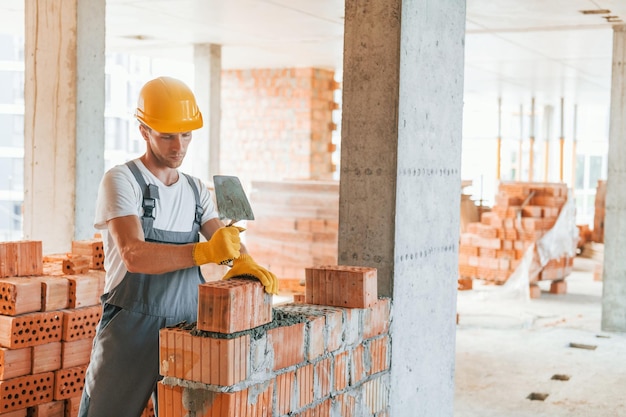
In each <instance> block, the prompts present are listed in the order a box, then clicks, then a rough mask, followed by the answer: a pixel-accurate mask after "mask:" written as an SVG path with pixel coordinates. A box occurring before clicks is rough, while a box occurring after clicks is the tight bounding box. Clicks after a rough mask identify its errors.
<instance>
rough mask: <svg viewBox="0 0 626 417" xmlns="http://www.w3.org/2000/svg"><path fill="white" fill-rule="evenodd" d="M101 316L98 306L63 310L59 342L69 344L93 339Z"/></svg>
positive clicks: (100, 309)
mask: <svg viewBox="0 0 626 417" xmlns="http://www.w3.org/2000/svg"><path fill="white" fill-rule="evenodd" d="M101 316H102V308H101V307H100V306H92V307H83V308H76V309H71V310H63V329H62V333H61V340H63V341H66V342H71V341H73V340H78V339H93V338H94V337H95V336H96V329H97V328H98V323H99V322H100V317H101Z"/></svg>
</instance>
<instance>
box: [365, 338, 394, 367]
mask: <svg viewBox="0 0 626 417" xmlns="http://www.w3.org/2000/svg"><path fill="white" fill-rule="evenodd" d="M369 356H370V360H369V364H370V366H369V370H368V372H367V374H368V375H372V374H376V373H378V372H382V371H386V370H387V369H389V337H388V336H384V337H381V338H379V339H375V340H372V341H371V342H370V343H369Z"/></svg>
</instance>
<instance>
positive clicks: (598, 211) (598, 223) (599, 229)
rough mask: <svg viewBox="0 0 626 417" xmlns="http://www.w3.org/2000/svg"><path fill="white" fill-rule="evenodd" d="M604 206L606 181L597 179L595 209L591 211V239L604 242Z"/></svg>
mask: <svg viewBox="0 0 626 417" xmlns="http://www.w3.org/2000/svg"><path fill="white" fill-rule="evenodd" d="M605 206H606V181H605V180H598V186H597V188H596V199H595V210H594V213H593V231H592V233H591V240H593V241H594V242H596V243H604V216H605Z"/></svg>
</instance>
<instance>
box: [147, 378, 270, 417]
mask: <svg viewBox="0 0 626 417" xmlns="http://www.w3.org/2000/svg"><path fill="white" fill-rule="evenodd" d="M266 385H267V386H266ZM266 385H264V384H259V385H257V386H253V387H250V388H247V389H244V390H242V391H237V392H213V391H206V390H203V389H194V388H183V387H180V386H171V385H165V384H163V383H162V382H160V383H159V384H158V387H157V388H158V392H159V417H184V416H190V415H193V416H195V417H224V416H237V417H259V416H270V415H272V388H273V384H266ZM188 398H194V399H195V401H193V402H190V401H189V400H188Z"/></svg>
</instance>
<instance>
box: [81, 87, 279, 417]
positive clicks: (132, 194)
mask: <svg viewBox="0 0 626 417" xmlns="http://www.w3.org/2000/svg"><path fill="white" fill-rule="evenodd" d="M135 117H136V118H137V120H138V121H139V132H140V133H141V136H142V138H143V139H144V140H145V142H146V152H145V153H144V154H143V155H142V156H141V157H139V158H137V159H135V160H133V161H129V162H128V163H126V164H123V165H118V166H116V167H114V168H112V169H111V170H109V171H108V172H107V173H106V174H105V175H104V177H103V179H102V182H101V184H100V188H99V190H98V200H97V205H96V216H95V227H96V229H99V230H101V231H102V238H103V241H104V250H105V269H106V280H105V288H104V294H103V295H102V305H103V310H102V318H101V320H100V323H99V325H98V330H97V333H96V337H95V339H94V344H93V350H92V353H91V361H90V363H89V367H88V369H87V373H86V376H85V388H84V390H83V396H82V399H81V403H80V410H79V416H81V417H87V416H89V417H104V416H106V417H111V416H116V417H124V416H129V417H139V416H141V414H142V412H143V410H144V409H145V407H146V405H147V403H148V400H149V398H150V396H151V395H152V399H153V403H154V406H155V412H157V413H158V401H157V400H156V386H157V382H158V381H159V379H160V375H159V329H161V328H163V327H166V326H169V325H173V324H177V323H180V322H182V321H187V322H188V323H192V322H194V321H196V317H197V309H198V285H199V284H200V283H202V282H203V279H202V276H201V274H200V268H199V265H202V264H205V263H216V264H223V263H226V262H229V261H230V260H234V261H233V267H232V268H231V269H230V270H229V272H228V273H227V274H226V276H225V277H224V278H225V279H228V278H231V277H234V276H240V275H244V276H252V277H256V278H257V279H259V281H261V282H262V283H263V285H264V286H265V290H266V291H267V292H269V293H277V290H278V287H277V281H276V276H275V275H274V274H272V273H271V272H270V271H268V270H267V269H265V268H263V267H261V266H260V265H258V264H257V263H256V262H254V260H253V259H252V258H251V257H250V255H248V254H247V252H246V249H245V247H244V246H243V245H242V244H241V242H240V240H239V233H240V229H239V228H237V227H235V226H225V225H224V224H223V223H222V221H221V220H220V219H219V217H218V213H217V212H216V209H215V207H214V204H213V202H212V199H211V196H210V194H209V190H208V189H207V187H205V186H204V185H203V184H202V182H201V181H200V180H199V179H197V178H193V177H191V176H189V175H187V174H184V173H182V172H180V171H179V170H178V168H179V167H180V165H181V164H182V162H183V158H184V157H185V153H186V152H187V147H188V146H189V143H190V141H191V132H192V131H193V130H196V129H199V128H201V127H202V114H201V113H200V111H199V110H198V106H197V105H196V100H195V97H194V95H193V93H192V92H191V90H190V89H189V88H188V87H187V86H186V85H185V84H184V83H183V82H181V81H179V80H177V79H174V78H169V77H160V78H156V79H154V80H151V81H149V82H148V83H146V84H145V85H144V86H143V88H142V89H141V92H140V94H139V100H138V105H137V110H136V113H135ZM199 233H201V234H202V235H203V236H204V237H205V238H206V241H203V242H199Z"/></svg>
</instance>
